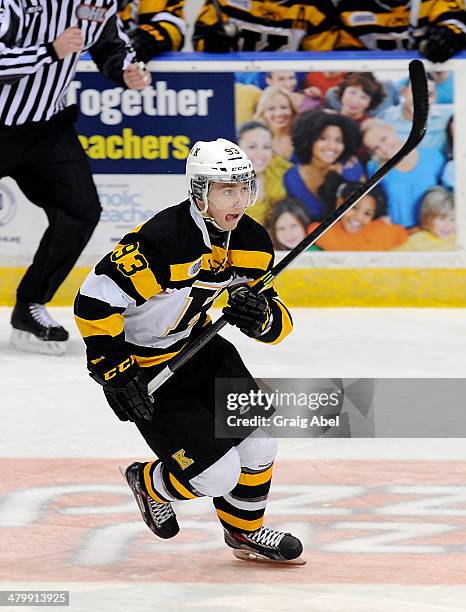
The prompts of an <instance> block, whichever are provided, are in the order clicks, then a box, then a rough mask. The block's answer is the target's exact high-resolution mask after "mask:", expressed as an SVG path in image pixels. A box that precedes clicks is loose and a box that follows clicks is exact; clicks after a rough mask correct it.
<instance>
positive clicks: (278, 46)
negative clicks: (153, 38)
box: [193, 0, 337, 51]
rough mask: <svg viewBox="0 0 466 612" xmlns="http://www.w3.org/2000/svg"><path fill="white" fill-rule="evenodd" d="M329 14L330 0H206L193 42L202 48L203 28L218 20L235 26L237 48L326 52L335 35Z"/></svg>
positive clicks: (330, 9) (331, 47)
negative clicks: (238, 36)
mask: <svg viewBox="0 0 466 612" xmlns="http://www.w3.org/2000/svg"><path fill="white" fill-rule="evenodd" d="M217 4H218V6H216V5H217ZM333 16H334V9H333V5H332V2H331V0H206V2H205V4H204V6H203V7H202V9H201V12H200V13H199V15H198V17H197V20H196V23H195V26H194V36H193V44H194V47H195V49H196V50H197V51H203V50H204V40H203V37H202V32H203V29H205V26H213V25H215V24H216V23H219V21H220V20H221V21H224V22H226V21H231V22H233V23H234V24H235V25H236V26H237V28H238V30H239V34H240V38H239V51H297V50H304V51H329V50H330V49H333V48H334V46H335V41H336V36H337V30H336V28H335V25H334V19H333Z"/></svg>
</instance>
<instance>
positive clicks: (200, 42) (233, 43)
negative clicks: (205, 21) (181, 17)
mask: <svg viewBox="0 0 466 612" xmlns="http://www.w3.org/2000/svg"><path fill="white" fill-rule="evenodd" d="M238 38H239V36H238V28H237V27H236V25H235V24H234V23H231V22H230V23H215V24H214V25H212V26H204V25H197V26H196V27H195V30H194V35H193V44H194V48H195V49H197V50H198V51H206V52H207V53H231V51H237V50H238Z"/></svg>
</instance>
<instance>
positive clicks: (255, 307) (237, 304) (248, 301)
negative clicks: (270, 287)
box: [223, 286, 270, 338]
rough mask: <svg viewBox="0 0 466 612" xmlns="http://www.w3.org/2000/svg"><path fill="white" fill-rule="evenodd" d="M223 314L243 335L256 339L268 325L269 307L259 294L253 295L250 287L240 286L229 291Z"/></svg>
mask: <svg viewBox="0 0 466 612" xmlns="http://www.w3.org/2000/svg"><path fill="white" fill-rule="evenodd" d="M223 314H224V316H225V319H226V320H227V321H228V323H230V324H231V325H236V327H239V328H240V330H241V331H242V332H243V334H246V336H249V337H250V338H258V337H259V336H260V335H261V334H262V333H263V332H264V330H265V328H266V327H267V324H268V323H269V320H270V307H269V303H268V302H267V299H266V298H265V297H264V296H263V295H262V294H261V293H255V292H254V291H253V290H252V289H251V287H247V286H241V287H237V288H236V289H233V290H232V291H231V293H230V296H229V299H228V305H227V306H225V308H224V309H223Z"/></svg>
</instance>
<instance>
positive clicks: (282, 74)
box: [266, 70, 298, 92]
mask: <svg viewBox="0 0 466 612" xmlns="http://www.w3.org/2000/svg"><path fill="white" fill-rule="evenodd" d="M266 81H267V85H276V86H277V87H282V88H283V89H286V91H289V92H293V91H295V90H296V87H297V86H298V81H297V80H296V73H295V72H291V71H288V70H276V71H275V72H271V73H270V75H269V76H268V77H267V79H266Z"/></svg>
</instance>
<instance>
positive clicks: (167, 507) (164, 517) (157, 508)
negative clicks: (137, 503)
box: [147, 497, 175, 525]
mask: <svg viewBox="0 0 466 612" xmlns="http://www.w3.org/2000/svg"><path fill="white" fill-rule="evenodd" d="M147 500H148V502H149V507H150V511H151V514H152V516H153V518H154V520H155V521H156V522H157V523H158V524H159V525H161V524H162V523H164V522H165V521H168V519H169V518H172V517H173V516H175V513H174V511H173V508H172V506H171V504H170V503H169V502H168V503H166V504H160V503H158V502H156V501H155V500H154V499H152V498H150V497H148V498H147Z"/></svg>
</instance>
